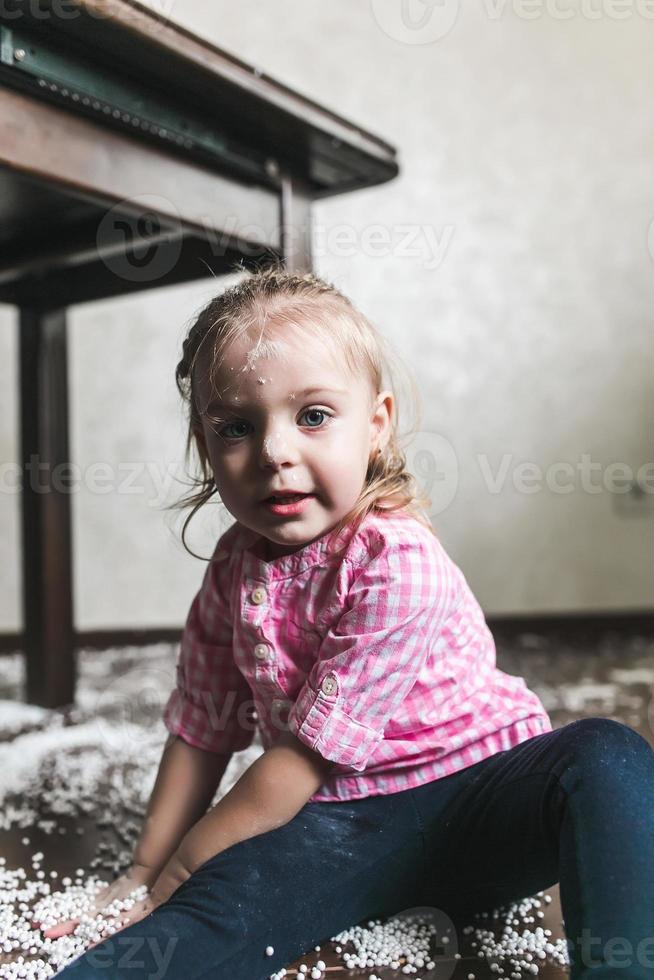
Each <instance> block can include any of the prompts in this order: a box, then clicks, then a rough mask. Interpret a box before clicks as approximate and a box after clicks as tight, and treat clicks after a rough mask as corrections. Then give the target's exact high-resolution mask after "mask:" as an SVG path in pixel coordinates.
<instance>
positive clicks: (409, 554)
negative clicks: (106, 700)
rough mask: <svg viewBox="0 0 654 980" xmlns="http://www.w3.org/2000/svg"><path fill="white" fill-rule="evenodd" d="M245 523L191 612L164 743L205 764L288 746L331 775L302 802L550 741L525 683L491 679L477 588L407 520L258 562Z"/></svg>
mask: <svg viewBox="0 0 654 980" xmlns="http://www.w3.org/2000/svg"><path fill="white" fill-rule="evenodd" d="M261 541H262V539H261V537H260V536H259V535H258V534H257V533H256V532H254V531H251V530H250V529H248V528H245V527H244V526H243V525H241V524H239V523H238V522H237V523H235V524H232V525H231V527H230V528H229V529H228V530H227V531H226V532H225V533H224V534H223V535H222V537H221V538H220V540H219V541H218V544H217V546H216V550H215V552H214V555H213V558H212V561H211V562H210V563H209V564H208V565H207V569H206V572H205V575H204V579H203V582H202V585H201V588H200V590H199V592H198V593H197V595H196V596H195V599H194V600H193V603H192V605H191V608H190V611H189V614H188V618H187V621H186V626H185V629H184V633H183V636H182V640H181V646H180V651H179V656H178V663H177V686H176V688H175V689H174V690H173V691H172V693H171V695H170V699H169V701H168V703H167V705H166V708H165V711H164V723H165V725H166V728H167V729H168V730H169V731H170V732H171V733H174V734H177V735H179V736H180V737H181V738H183V739H184V740H185V741H186V742H188V743H190V744H191V745H195V746H197V747H199V748H202V749H206V750H208V751H213V752H221V753H229V752H234V751H238V750H240V749H245V748H247V746H248V745H250V744H251V742H252V740H253V738H254V733H255V730H256V729H257V728H258V729H259V732H260V736H261V742H262V745H263V747H264V748H269V747H270V746H271V745H274V743H275V742H276V741H277V739H278V737H279V736H280V734H281V732H282V731H285V730H290V731H291V732H293V734H294V735H296V736H297V738H298V739H299V740H300V741H301V742H303V743H304V744H306V745H307V746H309V747H310V748H312V749H314V750H315V751H316V752H319V753H320V755H322V756H323V757H324V758H325V759H328V760H331V761H332V762H333V763H335V764H336V766H335V768H334V769H332V770H331V772H330V774H329V777H328V778H327V780H326V781H325V782H324V783H323V785H322V786H321V787H320V789H319V790H318V791H317V792H316V793H314V795H313V796H312V797H311V798H310V801H311V802H317V801H327V800H352V799H358V798H360V797H364V796H376V795H378V794H386V793H395V792H397V791H398V790H404V789H408V788H410V787H415V786H420V785H421V784H422V783H427V782H430V781H431V780H433V779H439V778H440V777H442V776H447V775H449V774H451V773H454V772H457V771H458V770H460V769H464V768H465V767H466V766H470V765H473V764H474V763H476V762H479V761H481V760H482V759H485V758H487V757H488V756H490V755H493V754H494V753H495V752H499V751H501V750H503V749H509V748H511V747H512V746H514V745H517V744H518V743H520V742H523V741H525V740H526V739H528V738H531V737H533V736H534V735H539V734H541V733H542V732H548V731H551V730H552V725H551V722H550V719H549V717H548V715H547V712H546V711H545V708H544V707H543V705H542V703H541V701H540V700H539V698H538V697H537V696H536V694H534V693H533V692H532V691H531V690H530V689H529V688H528V687H527V685H526V684H525V682H524V680H523V679H522V678H521V677H515V676H512V675H510V674H506V673H504V672H503V671H501V670H499V669H498V668H497V666H496V660H495V644H494V641H493V637H492V634H491V632H490V630H489V629H488V626H487V624H486V621H485V619H484V615H483V612H482V610H481V608H480V606H479V604H478V602H477V600H476V599H475V597H474V595H473V594H472V592H471V590H470V587H469V586H468V583H467V581H466V579H465V577H464V575H463V573H462V571H461V569H460V568H459V567H458V566H457V565H456V564H455V562H454V561H452V559H451V558H450V557H449V556H448V555H447V553H446V552H445V549H444V548H443V546H442V544H441V543H440V541H439V540H438V539H437V538H436V537H435V536H434V535H433V534H432V533H431V532H430V531H429V529H428V528H426V527H425V526H424V525H423V524H421V523H420V522H419V521H418V520H416V519H415V518H414V517H412V516H411V515H409V514H407V513H405V512H395V513H394V514H386V515H384V514H378V513H375V514H369V515H368V516H367V517H366V519H365V520H364V522H363V524H362V526H361V527H360V528H359V530H358V531H357V533H356V534H355V535H353V536H351V539H350V542H349V544H348V547H347V551H346V553H345V556H344V557H343V558H341V559H334V558H330V556H329V555H328V553H327V550H326V546H327V535H325V536H324V537H322V538H319V539H318V540H316V541H314V542H312V543H311V544H308V545H306V546H305V547H304V548H302V549H300V550H299V551H297V552H295V554H292V555H285V556H282V557H280V558H276V559H274V560H272V561H268V562H266V561H264V560H263V558H262V557H260V555H261V552H260V550H259V549H260V544H261Z"/></svg>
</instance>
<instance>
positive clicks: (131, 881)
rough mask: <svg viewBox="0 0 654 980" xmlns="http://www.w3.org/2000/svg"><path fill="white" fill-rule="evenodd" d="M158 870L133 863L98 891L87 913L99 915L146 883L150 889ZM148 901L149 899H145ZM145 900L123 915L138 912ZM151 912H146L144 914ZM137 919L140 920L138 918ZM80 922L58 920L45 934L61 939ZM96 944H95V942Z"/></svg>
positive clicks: (38, 925)
mask: <svg viewBox="0 0 654 980" xmlns="http://www.w3.org/2000/svg"><path fill="white" fill-rule="evenodd" d="M157 875H158V872H157V871H155V870H154V869H153V868H147V867H145V865H143V864H133V865H131V867H130V868H128V870H127V871H126V872H125V873H124V874H122V875H120V877H119V878H116V880H115V881H113V882H111V884H109V885H107V886H106V888H103V889H102V891H100V892H98V894H97V895H96V896H95V899H94V902H93V904H92V906H91V908H90V909H89V910H88V912H87V913H86V914H87V915H90V916H93V917H95V916H96V915H99V914H100V913H101V912H102V910H103V909H105V908H106V907H107V906H108V905H110V904H111V903H112V902H114V901H116V900H121V901H122V900H124V899H126V898H127V896H128V895H129V894H130V893H131V892H133V891H134V889H135V888H139V887H140V886H142V885H145V886H146V888H148V889H150V888H151V887H152V884H153V882H154V880H155V879H156V878H157ZM145 901H147V899H146V900H145ZM143 905H144V902H137V903H136V904H135V905H134V906H132V908H131V909H129V911H125V912H123V913H122V917H123V918H125V917H127V916H128V915H132V914H133V913H135V912H136V909H137V907H138V908H141V907H142V906H143ZM147 914H149V913H148V912H144V913H143V915H142V916H141V918H143V916H144V915H147ZM135 921H138V919H136V920H135ZM79 923H80V919H68V920H67V921H65V922H58V923H57V925H56V926H50V927H49V928H47V929H44V930H43V935H44V936H45V937H46V939H59V938H60V936H69V935H70V934H71V933H72V932H74V931H75V929H76V928H77V926H78V925H79ZM34 926H35V927H36V928H37V929H38V928H40V923H39V922H37V921H34ZM94 945H95V944H94Z"/></svg>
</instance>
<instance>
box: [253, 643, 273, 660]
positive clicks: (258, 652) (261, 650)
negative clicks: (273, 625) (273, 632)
mask: <svg viewBox="0 0 654 980" xmlns="http://www.w3.org/2000/svg"><path fill="white" fill-rule="evenodd" d="M269 652H270V647H269V646H268V644H267V643H257V645H256V646H255V648H254V655H255V657H256V658H257V660H267V659H268V654H269Z"/></svg>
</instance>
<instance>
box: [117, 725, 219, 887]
mask: <svg viewBox="0 0 654 980" xmlns="http://www.w3.org/2000/svg"><path fill="white" fill-rule="evenodd" d="M230 758H231V753H227V754H222V755H219V754H217V753H215V752H206V751H205V750H204V749H196V748H195V747H194V746H192V745H189V744H188V743H187V742H185V741H184V740H183V739H181V738H179V737H177V736H175V735H170V736H169V738H168V740H167V742H166V744H165V746H164V750H163V753H162V756H161V762H160V763H159V771H158V772H157V778H156V780H155V784H154V788H153V790H152V794H151V795H150V800H149V802H148V806H147V810H146V813H145V818H144V821H143V827H142V829H141V834H140V836H139V839H138V842H137V844H136V847H135V849H134V857H133V864H134V865H138V866H139V867H141V868H146V869H152V877H151V882H150V883H152V882H153V881H155V880H156V878H157V877H158V875H159V873H160V872H161V869H162V868H163V867H164V866H165V865H166V862H167V861H168V860H169V858H170V857H171V855H172V854H173V853H174V851H175V850H176V848H177V846H178V845H179V843H180V841H181V840H182V838H183V837H184V835H185V834H186V832H187V830H188V829H189V828H190V827H192V826H193V824H195V823H196V822H197V821H198V820H199V819H200V818H201V817H202V816H203V814H204V813H206V810H207V807H208V806H209V804H210V803H211V801H212V800H213V798H214V796H215V793H216V790H217V788H218V785H219V783H220V780H221V779H222V777H223V774H224V772H225V770H226V769H227V766H228V765H229V760H230Z"/></svg>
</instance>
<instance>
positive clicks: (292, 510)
mask: <svg viewBox="0 0 654 980" xmlns="http://www.w3.org/2000/svg"><path fill="white" fill-rule="evenodd" d="M312 497H313V494H312V493H298V494H284V495H283V496H280V497H268V498H267V499H266V500H264V501H263V505H264V507H266V508H268V510H270V511H272V513H273V514H279V515H281V516H285V515H286V514H299V513H300V512H301V511H302V510H304V508H305V506H306V504H307V503H308V501H309V500H311V498H312Z"/></svg>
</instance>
